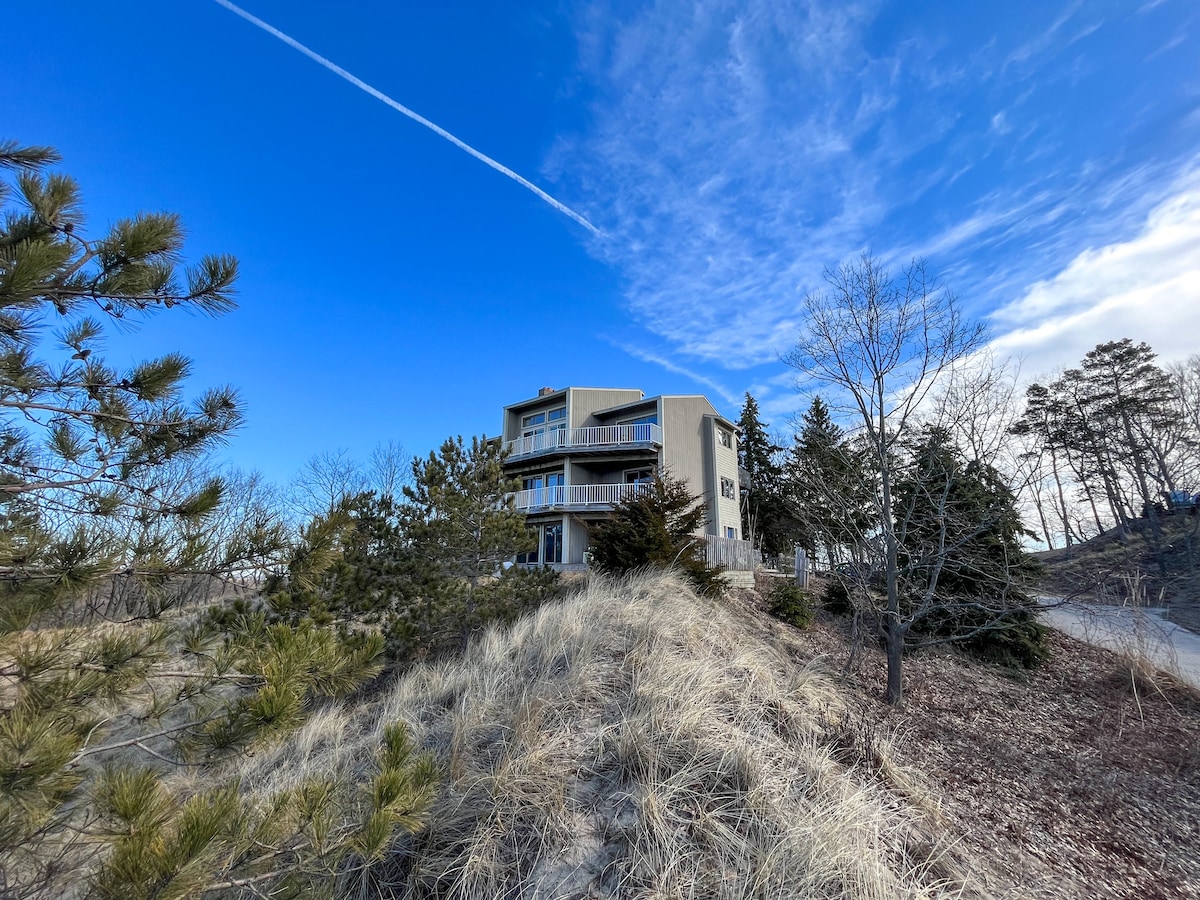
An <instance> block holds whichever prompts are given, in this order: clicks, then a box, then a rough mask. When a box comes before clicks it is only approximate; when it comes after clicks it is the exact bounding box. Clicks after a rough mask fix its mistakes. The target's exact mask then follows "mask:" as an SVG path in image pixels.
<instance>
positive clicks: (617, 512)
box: [590, 473, 725, 595]
mask: <svg viewBox="0 0 1200 900" xmlns="http://www.w3.org/2000/svg"><path fill="white" fill-rule="evenodd" d="M704 521H705V512H704V505H703V504H702V503H701V502H700V498H699V497H697V496H696V495H695V494H693V493H692V492H691V491H690V490H689V489H688V486H687V482H685V481H681V480H679V479H678V478H675V477H673V476H672V475H670V474H669V473H667V474H656V475H655V477H654V481H653V482H651V484H650V485H649V486H648V488H647V489H646V490H641V491H636V492H634V493H632V494H630V495H629V496H628V497H626V498H625V499H624V500H622V501H621V502H620V503H618V504H617V506H616V509H614V510H613V512H612V514H611V515H610V516H609V517H608V518H607V519H606V520H604V521H603V522H601V523H600V524H598V525H596V526H594V527H593V528H592V529H591V535H590V549H591V552H592V558H593V559H594V560H595V563H596V566H597V568H599V569H600V570H601V571H603V572H608V573H612V574H617V575H624V574H627V573H629V572H633V571H636V570H637V569H642V568H658V569H671V568H677V569H679V570H681V571H682V572H683V574H684V575H685V576H686V577H687V579H688V580H689V581H691V582H692V583H693V584H694V585H695V586H696V588H697V589H698V590H699V591H700V592H701V593H705V594H712V595H716V594H720V593H721V592H722V591H723V590H724V588H725V583H724V581H723V580H722V579H721V577H720V570H719V569H716V568H713V567H711V566H709V565H708V564H707V562H706V561H705V554H704V543H703V539H702V538H699V537H697V535H696V532H697V531H699V530H700V528H701V527H702V526H703V525H704Z"/></svg>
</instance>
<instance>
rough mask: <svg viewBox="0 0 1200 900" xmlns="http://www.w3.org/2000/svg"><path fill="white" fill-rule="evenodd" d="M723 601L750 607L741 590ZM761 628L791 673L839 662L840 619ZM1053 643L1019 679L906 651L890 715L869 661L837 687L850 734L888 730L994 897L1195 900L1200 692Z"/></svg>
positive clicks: (1199, 848)
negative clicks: (781, 647) (848, 703)
mask: <svg viewBox="0 0 1200 900" xmlns="http://www.w3.org/2000/svg"><path fill="white" fill-rule="evenodd" d="M734 602H737V603H740V604H744V605H745V607H746V608H747V611H748V612H750V613H753V611H754V608H755V607H758V608H759V609H760V610H761V601H760V600H759V598H758V597H757V595H754V594H753V593H750V592H746V593H744V594H742V595H740V596H739V598H738V599H736V600H735V601H734ZM760 615H761V612H760ZM759 621H760V622H761V627H762V628H763V630H764V631H770V632H772V633H773V634H772V637H774V638H775V639H777V640H783V641H785V642H786V643H788V644H789V645H791V646H792V648H793V652H794V654H795V656H796V659H797V661H801V660H804V659H807V658H809V657H811V656H812V655H813V654H821V655H824V656H825V657H826V659H827V660H828V661H829V663H830V664H831V666H832V667H833V668H835V670H836V669H837V668H839V667H840V666H841V665H842V663H843V662H844V660H845V659H846V657H847V646H848V644H847V641H848V626H847V623H846V621H845V620H841V619H836V618H831V617H828V616H825V615H820V616H819V617H818V621H817V622H816V623H815V624H814V625H813V626H812V627H811V628H810V629H808V630H806V631H803V632H801V631H796V630H794V629H791V628H789V627H787V626H784V625H781V624H779V623H777V622H773V621H771V620H770V619H768V618H765V617H764V618H761V619H760V620H759ZM764 636H765V635H764ZM1051 645H1052V648H1053V654H1052V656H1051V659H1050V661H1049V662H1048V663H1047V664H1046V665H1045V666H1044V667H1043V668H1041V669H1039V670H1038V671H1036V672H1033V673H1029V674H1022V675H1014V674H1013V673H1011V672H1009V671H1006V670H1003V669H999V668H996V667H991V666H983V665H979V664H977V663H975V662H972V661H970V660H967V659H965V658H963V657H961V656H958V655H956V654H954V653H946V652H940V653H925V654H917V655H914V656H912V657H910V658H909V659H908V660H907V662H906V676H905V678H906V694H907V699H906V702H905V704H904V706H903V707H902V708H901V709H891V708H889V707H887V706H886V705H884V704H883V703H882V702H881V701H880V699H879V698H880V697H881V695H882V687H883V684H884V671H885V669H884V667H885V660H884V658H883V655H882V653H881V652H871V653H868V655H867V658H866V660H865V661H864V663H863V665H862V667H861V669H860V670H859V671H857V672H854V673H850V674H843V676H842V679H841V680H842V682H843V683H844V684H845V686H846V687H847V688H848V689H849V691H848V694H849V696H850V697H851V698H852V708H853V710H854V712H853V715H854V716H857V717H859V719H860V721H859V722H857V723H855V727H856V728H857V729H858V731H860V732H861V731H863V730H867V731H870V730H871V729H872V728H874V729H878V730H879V732H881V733H882V734H885V735H886V734H888V733H890V734H891V740H890V741H889V742H888V743H889V745H890V747H891V754H892V757H893V759H894V761H895V762H896V763H898V764H899V765H900V766H901V767H904V768H907V769H909V770H910V772H911V773H912V775H913V776H915V777H914V781H915V783H917V784H920V785H921V786H922V788H923V789H924V790H925V791H926V792H927V794H928V796H927V798H926V802H927V803H928V804H931V805H933V806H936V807H938V808H939V813H938V816H939V817H940V820H941V822H942V824H944V826H945V828H946V830H947V832H949V833H950V834H953V835H957V836H958V839H957V843H956V844H955V845H954V846H953V847H952V849H951V851H950V852H951V854H952V855H953V857H954V858H955V860H956V861H957V862H958V863H959V864H960V865H961V866H962V867H964V868H965V869H967V870H968V871H970V872H971V873H972V874H973V875H974V876H975V880H976V881H977V883H982V884H983V885H984V886H986V888H987V889H988V890H990V891H992V892H993V893H994V894H995V895H996V896H1000V897H1045V898H1050V897H1055V898H1058V897H1063V898H1067V897H1080V898H1084V897H1087V898H1160V897H1161V898H1192V897H1200V696H1198V695H1197V693H1196V692H1195V691H1192V690H1190V689H1187V688H1185V687H1181V686H1180V685H1178V684H1176V683H1174V682H1172V680H1171V679H1170V678H1168V677H1159V678H1157V679H1154V680H1152V681H1147V680H1145V679H1135V678H1134V677H1133V676H1132V675H1131V667H1130V665H1129V663H1128V661H1127V660H1123V659H1121V658H1120V657H1118V656H1116V655H1115V654H1113V653H1110V652H1107V651H1104V650H1099V649H1095V648H1092V647H1089V646H1087V645H1085V644H1081V643H1079V642H1078V641H1075V640H1072V639H1070V638H1067V637H1065V636H1063V635H1059V634H1057V633H1052V635H1051Z"/></svg>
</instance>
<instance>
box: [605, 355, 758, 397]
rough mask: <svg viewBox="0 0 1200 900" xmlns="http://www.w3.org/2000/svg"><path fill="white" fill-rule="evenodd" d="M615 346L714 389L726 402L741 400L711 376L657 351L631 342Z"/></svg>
mask: <svg viewBox="0 0 1200 900" xmlns="http://www.w3.org/2000/svg"><path fill="white" fill-rule="evenodd" d="M616 346H618V347H620V348H621V349H622V350H624V351H625V352H626V353H628V354H629V355H630V356H632V357H634V358H635V359H640V360H641V361H642V362H648V363H653V364H654V365H656V366H662V367H663V368H664V369H666V370H667V371H668V372H674V373H675V374H676V375H682V376H683V377H685V378H690V379H692V381H694V382H696V383H697V384H702V385H704V386H705V387H708V388H712V390H714V391H716V393H717V394H718V395H719V396H720V397H721V399H722V400H724V401H725V402H726V403H729V404H737V403H739V402H740V401H741V397H739V396H738V395H737V394H735V393H734V392H733V391H731V390H730V389H729V388H727V387H725V386H724V385H723V384H721V383H719V382H717V381H715V380H714V379H712V378H709V377H708V376H706V375H701V374H699V373H697V372H693V371H692V370H691V369H687V368H684V367H683V366H681V365H679V364H678V363H676V362H673V361H671V360H670V359H667V358H666V357H664V356H660V355H659V354H657V353H652V352H651V351H649V350H645V349H643V348H641V347H635V346H633V345H632V344H617V345H616Z"/></svg>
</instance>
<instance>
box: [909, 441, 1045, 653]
mask: <svg viewBox="0 0 1200 900" xmlns="http://www.w3.org/2000/svg"><path fill="white" fill-rule="evenodd" d="M905 449H906V457H907V460H906V464H905V466H904V467H903V469H902V470H901V471H900V473H899V477H898V478H897V481H896V516H897V522H896V529H897V532H898V533H899V534H900V537H901V545H902V547H903V550H902V553H901V568H900V581H901V585H902V591H903V594H904V599H905V603H904V616H905V619H906V621H907V622H908V623H909V624H908V627H907V628H906V631H905V640H906V643H907V645H908V646H910V647H921V646H928V645H931V644H938V643H944V642H949V641H953V642H956V643H958V644H960V645H961V646H964V647H965V648H966V649H968V650H970V651H972V652H974V653H975V654H977V655H979V656H982V657H984V658H987V659H990V660H992V661H995V662H1001V663H1005V664H1007V665H1013V666H1018V667H1022V668H1030V667H1032V666H1034V665H1036V664H1038V663H1039V662H1041V660H1042V659H1043V658H1044V657H1045V654H1046V649H1045V644H1044V634H1045V631H1044V629H1043V627H1042V626H1041V625H1039V624H1038V622H1037V616H1036V612H1035V609H1036V603H1035V601H1034V599H1033V596H1032V593H1031V591H1032V589H1033V587H1034V585H1035V584H1036V581H1037V577H1038V574H1039V567H1038V565H1037V563H1036V561H1035V560H1034V559H1033V557H1031V556H1030V555H1029V554H1028V553H1027V552H1026V551H1025V548H1024V546H1023V540H1024V539H1025V538H1028V537H1032V536H1033V535H1032V534H1030V533H1029V532H1028V531H1027V530H1026V528H1025V526H1024V524H1023V522H1022V521H1021V515H1020V513H1019V511H1018V510H1017V499H1016V496H1015V494H1013V492H1012V490H1011V489H1010V488H1009V487H1008V485H1007V484H1005V482H1004V480H1003V479H1002V478H1001V476H1000V473H999V472H997V471H996V469H995V468H994V467H992V466H990V465H988V464H987V463H983V462H980V461H979V460H974V459H972V460H967V459H965V458H964V455H963V453H962V452H961V450H960V449H959V448H958V447H956V446H955V445H954V443H953V441H952V440H951V438H950V435H949V434H948V432H947V431H946V430H945V429H942V428H937V427H931V426H926V427H925V428H923V429H922V430H921V431H920V432H918V433H917V434H916V435H914V440H912V441H910V442H908V445H907V446H906V448H905Z"/></svg>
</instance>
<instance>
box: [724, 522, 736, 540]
mask: <svg viewBox="0 0 1200 900" xmlns="http://www.w3.org/2000/svg"><path fill="white" fill-rule="evenodd" d="M725 537H727V538H729V540H731V541H736V540H737V529H736V528H733V527H730V526H728V525H727V526H726V527H725Z"/></svg>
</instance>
